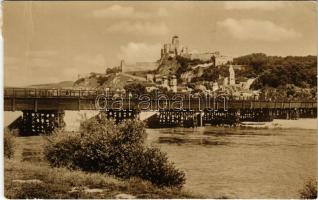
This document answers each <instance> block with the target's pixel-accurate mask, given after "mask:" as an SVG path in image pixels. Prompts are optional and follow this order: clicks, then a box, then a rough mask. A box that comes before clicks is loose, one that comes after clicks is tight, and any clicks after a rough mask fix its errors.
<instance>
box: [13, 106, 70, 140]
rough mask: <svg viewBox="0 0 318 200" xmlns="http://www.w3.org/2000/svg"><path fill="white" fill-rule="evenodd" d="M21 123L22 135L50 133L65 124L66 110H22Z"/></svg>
mask: <svg viewBox="0 0 318 200" xmlns="http://www.w3.org/2000/svg"><path fill="white" fill-rule="evenodd" d="M22 112H23V115H22V120H21V124H20V128H19V129H20V134H21V135H38V134H50V133H52V132H53V131H54V130H56V129H58V128H63V127H64V126H65V123H64V120H63V117H64V111H58V110H50V111H43V110H42V111H29V110H25V111H22Z"/></svg>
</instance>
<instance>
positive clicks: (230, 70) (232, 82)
mask: <svg viewBox="0 0 318 200" xmlns="http://www.w3.org/2000/svg"><path fill="white" fill-rule="evenodd" d="M229 72H230V85H235V72H234V69H233V66H232V65H230V67H229Z"/></svg>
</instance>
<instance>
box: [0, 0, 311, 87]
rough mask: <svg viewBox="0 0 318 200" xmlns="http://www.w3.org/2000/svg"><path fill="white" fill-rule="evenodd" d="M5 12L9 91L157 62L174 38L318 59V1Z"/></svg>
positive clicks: (198, 46) (82, 5)
mask: <svg viewBox="0 0 318 200" xmlns="http://www.w3.org/2000/svg"><path fill="white" fill-rule="evenodd" d="M2 9H3V10H2V12H3V19H2V21H3V22H2V31H3V41H4V85H5V86H27V85H31V84H40V83H52V82H59V81H67V80H73V81H74V80H76V79H77V77H78V74H84V73H89V72H104V71H105V69H106V68H107V67H113V66H118V65H119V63H120V60H122V59H124V60H125V61H126V62H127V63H135V62H138V61H144V62H146V61H156V60H158V59H159V58H160V49H161V47H162V45H163V44H164V43H168V42H171V38H172V36H173V35H178V36H179V38H180V42H181V45H184V46H187V47H188V48H189V50H190V52H208V51H210V52H214V51H219V52H221V54H222V55H227V56H231V57H236V56H241V55H246V54H250V53H258V52H262V53H266V54H267V55H277V56H288V55H295V56H296V55H297V56H305V55H316V54H317V16H316V2H314V1H312V2H310V1H307V2H292V1H290V2H288V1H284V2H283V1H282V2H280V1H278V2H273V1H268V2H266V1H258V2H256V1H254V2H248V1H240V2H230V1H227V2H222V1H216V2H206V1H199V2H191V1H185V2H182V1H179V2H170V1H165V2H154V1H152V2H140V1H139V2H123V1H120V2H116V1H108V2H103V1H95V2H88V1H86V2H85V1H80V2H74V1H70V2H67V1H65V2H61V1H59V2H48V1H47V2H36V1H35V2H31V1H30V2H23V1H18V2H14V1H6V2H3V5H2ZM126 70H127V71H128V70H133V69H126Z"/></svg>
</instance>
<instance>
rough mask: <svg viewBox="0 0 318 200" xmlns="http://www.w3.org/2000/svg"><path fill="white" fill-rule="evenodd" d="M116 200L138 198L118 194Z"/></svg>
mask: <svg viewBox="0 0 318 200" xmlns="http://www.w3.org/2000/svg"><path fill="white" fill-rule="evenodd" d="M115 198H116V199H135V198H136V197H135V196H134V195H131V194H117V195H116V196H115Z"/></svg>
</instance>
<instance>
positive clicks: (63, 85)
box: [28, 81, 74, 89]
mask: <svg viewBox="0 0 318 200" xmlns="http://www.w3.org/2000/svg"><path fill="white" fill-rule="evenodd" d="M73 85H74V82H73V81H62V82H58V83H46V84H36V85H30V86H28V87H31V88H49V89H50V88H55V89H61V88H71V87H73Z"/></svg>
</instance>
